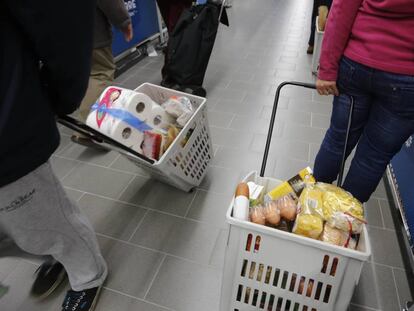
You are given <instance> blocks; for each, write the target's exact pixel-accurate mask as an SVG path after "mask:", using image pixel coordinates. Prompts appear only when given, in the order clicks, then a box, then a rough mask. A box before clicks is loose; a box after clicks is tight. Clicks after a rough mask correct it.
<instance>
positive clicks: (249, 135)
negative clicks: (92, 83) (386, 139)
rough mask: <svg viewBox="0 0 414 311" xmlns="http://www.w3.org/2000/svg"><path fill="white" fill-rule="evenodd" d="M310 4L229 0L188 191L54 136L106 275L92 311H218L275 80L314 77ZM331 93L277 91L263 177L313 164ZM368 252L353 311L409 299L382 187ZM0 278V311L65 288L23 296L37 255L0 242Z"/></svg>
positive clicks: (152, 64)
mask: <svg viewBox="0 0 414 311" xmlns="http://www.w3.org/2000/svg"><path fill="white" fill-rule="evenodd" d="M311 2H312V1H310V0H307V1H304V0H261V1H255V2H253V1H249V0H235V1H234V6H233V8H231V9H230V10H229V14H230V21H231V27H230V28H226V27H220V31H219V35H218V37H217V42H216V46H215V49H214V53H213V56H212V59H211V63H210V66H209V68H208V72H207V75H206V80H205V86H206V88H207V90H208V109H209V118H210V120H209V121H210V126H211V133H212V136H213V143H214V148H215V159H214V161H213V163H212V166H211V168H210V170H209V172H208V174H207V176H206V178H205V180H204V181H203V183H202V184H201V186H200V187H199V188H198V189H196V191H195V192H193V193H183V192H180V191H178V190H176V189H174V188H171V187H169V186H166V185H164V184H162V183H159V182H157V181H154V180H151V179H149V178H148V176H147V175H146V174H145V172H143V171H142V170H140V169H138V168H137V167H135V166H134V165H132V164H131V163H129V162H128V161H127V160H125V159H124V158H122V157H120V156H119V155H118V154H116V153H114V152H109V153H100V152H95V151H93V150H88V149H85V148H83V147H80V146H76V145H73V144H71V143H70V140H69V135H70V132H69V131H68V130H65V129H62V144H61V146H60V148H59V150H58V151H57V152H56V154H55V156H54V157H53V159H52V162H53V166H54V168H55V170H56V173H57V175H58V176H59V178H60V179H61V180H62V182H63V184H64V185H65V187H66V189H67V191H68V193H69V195H70V197H71V198H73V200H75V201H77V202H78V203H79V205H80V206H81V207H82V209H83V210H84V211H85V213H86V214H87V215H88V217H89V218H90V220H91V222H92V223H93V225H94V227H95V229H96V232H97V235H98V237H99V242H100V244H101V247H102V251H103V254H104V256H105V258H106V260H107V262H108V265H109V268H110V275H109V278H108V280H107V282H106V285H105V290H104V291H103V295H102V298H101V301H100V303H99V306H98V309H97V310H99V311H121V310H128V311H132V310H139V311H164V310H165V311H166V310H176V311H204V310H205V311H218V305H219V295H220V284H221V269H222V266H223V257H224V251H225V243H226V239H227V227H226V223H225V212H226V208H227V205H228V203H229V199H230V196H231V194H232V192H233V190H234V185H235V183H236V182H237V181H238V180H239V179H240V178H241V177H242V176H243V175H244V174H245V173H247V172H249V171H251V170H256V169H259V167H260V163H261V157H262V152H263V148H264V143H265V137H266V131H267V126H268V122H269V116H270V111H271V105H272V103H273V95H274V92H275V87H276V85H277V84H278V83H279V82H281V81H283V80H286V79H295V80H301V81H308V82H311V81H312V75H311V74H310V63H311V58H310V57H309V56H307V55H306V54H305V49H306V43H307V36H308V31H309V30H308V24H309V19H310V16H309V15H310V7H311ZM161 66H162V57H161V56H159V57H155V58H147V59H145V60H143V61H142V62H141V63H139V64H138V65H136V66H135V67H134V68H132V69H131V70H129V71H127V72H126V73H125V74H123V75H122V76H120V77H119V78H118V80H117V83H119V84H120V85H122V86H124V87H129V88H134V87H136V86H137V85H139V84H140V83H142V82H153V83H158V82H159V81H160V68H161ZM330 100H331V99H330V98H322V97H319V96H318V95H317V94H315V93H314V92H311V91H309V90H305V89H295V88H289V89H286V90H285V93H284V94H283V97H282V99H281V102H280V110H279V114H278V118H277V124H276V127H275V133H274V139H273V145H272V148H271V155H270V157H269V159H270V160H269V163H268V166H267V174H268V175H273V176H276V177H278V178H281V179H283V178H288V177H290V176H291V175H293V174H294V173H295V172H297V171H298V170H299V169H301V168H303V167H304V166H307V165H312V163H313V160H314V157H315V154H316V152H317V150H318V146H319V144H320V142H321V140H322V137H323V135H324V131H325V129H326V128H327V126H328V122H329V114H330V110H331V105H330ZM367 213H368V220H369V233H370V237H371V242H372V246H373V256H372V260H371V261H370V262H369V263H367V264H366V265H365V266H364V269H363V272H362V276H361V280H360V283H359V285H358V287H357V289H356V291H355V295H354V298H353V303H352V305H351V307H350V310H352V311H357V310H358V311H369V310H370V311H372V310H383V311H394V310H395V311H397V310H401V308H400V306H401V305H402V304H403V303H404V301H405V300H407V299H410V298H411V297H410V293H409V290H408V284H409V283H408V280H407V277H406V273H405V270H404V266H403V262H402V259H401V251H400V249H399V246H398V243H397V238H396V231H395V230H394V224H393V222H392V219H391V216H390V206H389V204H388V201H387V198H386V195H385V190H384V186H383V185H380V187H379V188H378V190H377V191H376V193H375V195H374V197H373V198H372V200H371V201H370V202H369V204H368V208H367ZM0 247H1V248H0V250H1V253H0V254H1V255H0V281H1V282H4V283H5V284H8V285H9V286H10V292H9V294H8V295H7V296H5V297H4V298H2V299H1V300H0V310H2V311H35V310H42V311H52V310H59V306H60V302H61V300H62V296H63V295H64V288H63V287H62V288H60V290H59V291H58V292H57V293H56V294H55V295H53V296H52V297H51V298H50V299H49V300H47V301H45V302H37V301H34V300H32V299H30V298H29V297H28V291H29V288H30V286H31V283H32V281H33V273H34V271H35V269H36V267H37V265H38V264H39V263H40V262H41V259H39V258H35V257H33V256H29V255H27V254H22V253H20V252H19V251H17V250H16V249H14V248H13V247H11V246H7V245H0Z"/></svg>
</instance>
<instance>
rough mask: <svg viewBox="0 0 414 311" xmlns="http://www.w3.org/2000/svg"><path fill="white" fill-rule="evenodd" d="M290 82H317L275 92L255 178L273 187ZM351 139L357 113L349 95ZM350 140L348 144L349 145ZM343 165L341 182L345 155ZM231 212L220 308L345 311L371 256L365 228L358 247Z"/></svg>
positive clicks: (230, 310) (228, 310)
mask: <svg viewBox="0 0 414 311" xmlns="http://www.w3.org/2000/svg"><path fill="white" fill-rule="evenodd" d="M286 85H292V86H301V87H306V88H310V89H315V85H313V84H306V83H299V82H284V83H282V84H281V85H280V86H279V87H278V89H277V92H276V97H275V101H274V105H273V111H272V116H271V122H270V126H269V132H268V137H267V142H266V147H265V152H264V157H263V162H262V168H261V172H260V174H257V173H256V172H252V173H250V174H249V175H248V176H247V177H246V178H245V179H244V181H245V182H248V181H253V182H255V183H257V184H260V185H263V186H265V191H266V190H270V189H273V188H274V187H275V186H277V185H278V184H280V183H281V181H280V180H277V179H273V178H268V177H264V173H265V169H266V163H267V157H268V153H269V148H270V143H271V138H272V133H273V126H274V121H275V116H276V111H277V105H278V100H279V95H280V92H281V89H282V88H283V87H284V86H286ZM350 101H351V105H350V114H349V122H348V131H347V134H346V140H347V139H348V134H349V129H350V124H351V123H350V122H351V118H352V111H353V98H352V97H350ZM346 145H347V144H345V146H346ZM342 162H343V163H342V165H341V174H340V176H339V177H338V182H339V184H340V183H341V181H342V176H343V168H344V162H345V155H344V157H343V161H342ZM232 211H233V202H231V204H230V207H229V209H228V211H227V222H228V223H229V225H230V226H229V236H228V242H227V249H226V256H225V265H224V271H223V282H222V292H221V301H220V311H254V310H266V311H346V310H347V309H348V306H349V303H350V301H351V298H352V295H353V292H354V289H355V287H356V285H357V284H358V281H359V277H360V275H361V270H362V266H363V263H364V262H365V261H367V260H368V259H369V257H370V255H371V247H370V243H369V239H368V233H367V229H366V228H365V226H364V229H363V231H362V234H361V236H360V239H359V243H358V248H357V250H351V249H347V248H343V247H339V246H335V245H331V244H327V243H325V242H322V241H319V240H313V239H309V238H306V237H302V236H299V235H295V234H292V233H290V232H285V231H281V230H277V229H273V228H270V227H265V226H262V225H258V224H255V223H252V222H248V221H242V220H238V219H236V218H234V217H233V215H232Z"/></svg>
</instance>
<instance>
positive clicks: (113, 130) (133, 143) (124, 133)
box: [86, 111, 144, 153]
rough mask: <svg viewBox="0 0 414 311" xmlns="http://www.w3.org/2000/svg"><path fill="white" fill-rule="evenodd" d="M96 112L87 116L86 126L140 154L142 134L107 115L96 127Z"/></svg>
mask: <svg viewBox="0 0 414 311" xmlns="http://www.w3.org/2000/svg"><path fill="white" fill-rule="evenodd" d="M96 113H97V112H96V111H93V112H91V113H90V114H89V116H88V119H87V121H86V124H87V125H89V126H90V127H92V128H94V129H96V130H98V131H99V132H101V133H102V134H105V135H107V136H109V137H111V138H112V139H114V140H116V141H118V142H119V143H121V144H123V145H125V146H127V147H128V148H131V149H133V150H135V151H137V152H139V153H142V149H141V144H142V141H143V139H144V133H143V132H140V131H138V130H137V129H135V128H134V127H132V126H130V125H129V124H127V123H125V122H123V121H122V120H119V119H116V118H114V117H112V116H111V115H109V114H106V115H105V117H104V118H103V120H102V122H101V123H100V126H98V122H97V116H96Z"/></svg>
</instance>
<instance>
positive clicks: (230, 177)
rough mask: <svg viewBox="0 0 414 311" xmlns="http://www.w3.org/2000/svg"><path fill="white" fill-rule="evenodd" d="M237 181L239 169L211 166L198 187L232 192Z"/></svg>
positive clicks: (220, 191)
mask: <svg viewBox="0 0 414 311" xmlns="http://www.w3.org/2000/svg"><path fill="white" fill-rule="evenodd" d="M238 182H239V171H238V170H235V169H225V168H221V167H215V166H211V167H210V168H209V170H208V171H207V174H206V177H205V178H204V180H203V181H202V183H201V184H200V186H199V188H200V189H203V190H206V191H212V192H216V193H223V194H228V193H233V191H234V190H235V188H234V187H235V185H237V183H238Z"/></svg>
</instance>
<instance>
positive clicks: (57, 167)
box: [50, 157, 78, 179]
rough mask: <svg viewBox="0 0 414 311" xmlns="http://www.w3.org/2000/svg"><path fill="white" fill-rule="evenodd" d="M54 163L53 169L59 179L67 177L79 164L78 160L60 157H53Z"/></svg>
mask: <svg viewBox="0 0 414 311" xmlns="http://www.w3.org/2000/svg"><path fill="white" fill-rule="evenodd" d="M50 163H51V164H52V168H53V171H54V172H55V174H56V176H57V177H58V178H59V179H62V178H63V177H65V176H66V175H67V174H68V173H69V172H70V171H71V170H72V169H73V168H74V167H75V166H77V165H78V162H76V161H73V160H67V159H63V158H58V157H52V158H51V159H50Z"/></svg>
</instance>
